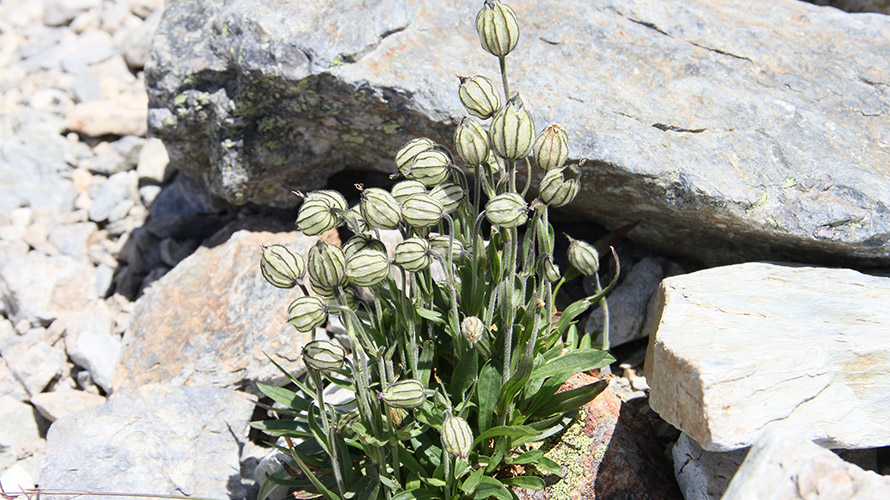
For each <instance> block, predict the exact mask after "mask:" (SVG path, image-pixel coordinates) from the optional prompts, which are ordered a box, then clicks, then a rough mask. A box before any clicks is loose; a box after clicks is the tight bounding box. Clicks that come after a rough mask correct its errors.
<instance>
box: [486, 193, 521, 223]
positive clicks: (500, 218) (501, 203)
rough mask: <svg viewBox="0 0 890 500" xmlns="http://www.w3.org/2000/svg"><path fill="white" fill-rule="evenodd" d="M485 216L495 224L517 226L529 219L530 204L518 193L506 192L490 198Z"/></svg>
mask: <svg viewBox="0 0 890 500" xmlns="http://www.w3.org/2000/svg"><path fill="white" fill-rule="evenodd" d="M485 217H486V218H488V222H490V223H491V224H492V225H494V226H498V227H517V226H521V225H523V224H525V223H526V221H528V205H526V203H525V200H524V199H523V198H522V196H520V195H519V194H517V193H504V194H499V195H497V196H495V197H494V198H492V199H490V200H488V203H487V204H486V205H485Z"/></svg>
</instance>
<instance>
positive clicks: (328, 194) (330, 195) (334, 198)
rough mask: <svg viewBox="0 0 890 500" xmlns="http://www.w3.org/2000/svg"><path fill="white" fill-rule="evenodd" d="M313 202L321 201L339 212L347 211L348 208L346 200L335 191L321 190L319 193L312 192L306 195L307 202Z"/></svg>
mask: <svg viewBox="0 0 890 500" xmlns="http://www.w3.org/2000/svg"><path fill="white" fill-rule="evenodd" d="M311 200H321V201H323V202H325V203H327V204H328V205H330V207H331V208H336V209H339V210H346V208H347V205H346V198H344V197H343V195H342V194H340V193H339V192H338V191H334V190H333V189H319V190H317V191H312V192H310V193H309V194H307V195H306V201H311Z"/></svg>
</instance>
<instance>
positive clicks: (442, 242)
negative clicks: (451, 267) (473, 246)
mask: <svg viewBox="0 0 890 500" xmlns="http://www.w3.org/2000/svg"><path fill="white" fill-rule="evenodd" d="M427 240H428V241H429V242H430V250H432V251H434V252H436V253H437V254H439V255H441V256H442V258H443V259H447V258H448V245H449V244H450V245H451V252H452V256H453V257H454V258H457V257H458V256H459V255H460V254H461V253H462V252H463V251H464V246H463V244H461V242H460V240H459V239H457V238H454V240H452V239H451V237H450V236H447V235H444V234H430V235H429V237H427Z"/></svg>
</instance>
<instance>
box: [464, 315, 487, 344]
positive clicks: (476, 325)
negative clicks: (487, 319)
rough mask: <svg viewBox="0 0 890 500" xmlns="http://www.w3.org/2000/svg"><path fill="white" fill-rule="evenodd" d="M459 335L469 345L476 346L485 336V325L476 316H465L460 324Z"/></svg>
mask: <svg viewBox="0 0 890 500" xmlns="http://www.w3.org/2000/svg"><path fill="white" fill-rule="evenodd" d="M460 333H461V334H462V335H463V336H464V338H465V339H467V342H469V343H470V345H476V343H477V342H479V340H480V339H482V337H483V336H484V335H485V324H484V323H482V320H481V319H479V318H477V317H476V316H467V317H466V318H464V320H463V321H461V323H460Z"/></svg>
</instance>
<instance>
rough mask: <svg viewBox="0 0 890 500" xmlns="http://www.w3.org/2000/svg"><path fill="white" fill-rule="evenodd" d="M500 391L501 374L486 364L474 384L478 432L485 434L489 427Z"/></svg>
mask: <svg viewBox="0 0 890 500" xmlns="http://www.w3.org/2000/svg"><path fill="white" fill-rule="evenodd" d="M500 391H501V374H500V373H498V371H497V369H496V368H495V367H494V366H493V365H491V364H487V365H485V366H483V367H482V372H481V373H480V374H479V382H477V383H476V395H477V397H478V398H479V431H480V432H485V431H486V430H487V429H488V428H489V427H490V426H491V417H492V414H493V413H494V407H495V405H497V402H498V394H499V393H500Z"/></svg>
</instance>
